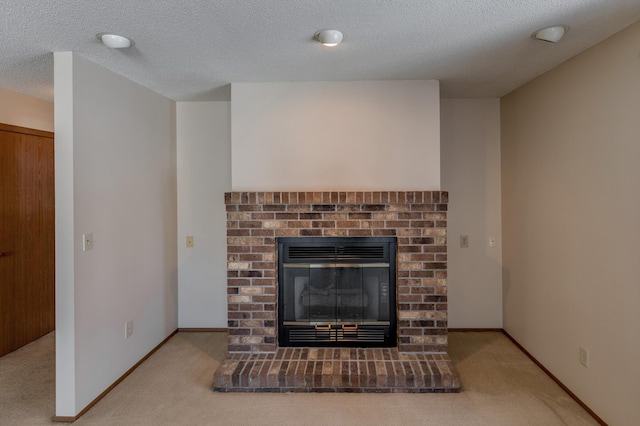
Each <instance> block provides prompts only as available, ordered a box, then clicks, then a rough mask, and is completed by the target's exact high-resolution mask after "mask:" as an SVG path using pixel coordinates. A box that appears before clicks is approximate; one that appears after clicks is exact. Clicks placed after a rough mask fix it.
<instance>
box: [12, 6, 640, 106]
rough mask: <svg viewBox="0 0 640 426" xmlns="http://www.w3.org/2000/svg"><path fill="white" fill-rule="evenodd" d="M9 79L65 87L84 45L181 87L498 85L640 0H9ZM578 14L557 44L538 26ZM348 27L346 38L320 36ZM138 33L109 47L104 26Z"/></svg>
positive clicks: (499, 88) (216, 95) (617, 24)
mask: <svg viewBox="0 0 640 426" xmlns="http://www.w3.org/2000/svg"><path fill="white" fill-rule="evenodd" d="M0 8H1V10H0V87H4V88H6V89H10V90H15V91H18V92H22V93H26V94H29V95H32V96H36V97H39V98H43V99H48V100H52V99H53V55H52V52H57V51H74V52H76V53H78V54H79V55H81V56H83V57H85V58H88V59H90V60H91V61H93V62H95V63H97V64H100V65H102V66H103V67H105V68H107V69H110V70H112V71H114V72H116V73H118V74H121V75H123V76H125V77H127V78H129V79H131V80H133V81H135V82H138V83H139V84H141V85H143V86H146V87H148V88H150V89H152V90H154V91H156V92H158V93H160V94H162V95H165V96H167V97H169V98H171V99H175V100H179V101H188V100H224V99H228V97H229V86H228V84H229V83H231V82H260V81H272V82H273V81H325V80H408V79H409V80H410V79H438V80H440V81H441V92H442V96H443V97H498V96H501V95H504V94H506V93H508V92H509V91H511V90H513V89H514V88H516V87H518V86H520V85H521V84H523V83H525V82H526V81H528V80H530V79H532V78H534V77H535V76H537V75H539V74H541V73H543V72H545V71H547V70H549V69H551V68H553V67H554V66H556V65H558V64H559V63H561V62H563V61H565V60H567V59H568V58H570V57H572V56H574V55H576V54H577V53H579V52H581V51H583V50H585V49H587V48H588V47H590V46H592V45H594V44H596V43H598V42H599V41H601V40H603V39H605V38H607V37H608V36H610V35H612V34H613V33H615V32H617V31H619V30H621V29H623V28H624V27H626V26H628V25H630V24H632V23H634V22H636V21H638V20H639V19H640V1H638V0H535V1H533V0H218V1H216V0H182V1H176V0H101V1H95V0H56V1H52V0H28V1H26V0H0ZM551 24H565V25H568V26H569V27H570V30H569V32H568V33H567V35H566V36H565V38H564V39H563V40H562V41H561V42H560V43H558V44H551V43H545V42H540V41H536V40H533V39H531V37H530V36H531V34H532V33H533V32H534V31H535V30H538V29H540V28H542V27H545V26H548V25H551ZM326 28H331V29H338V30H340V31H342V32H343V33H344V42H343V43H342V44H341V45H339V46H338V47H336V48H333V49H331V48H326V47H323V46H321V45H320V44H319V43H316V42H314V41H313V35H314V33H315V32H316V31H317V30H320V29H326ZM101 32H114V33H117V34H121V35H124V36H127V37H130V38H131V39H133V40H134V42H135V45H134V47H132V48H130V49H127V50H110V49H107V48H105V47H104V46H102V45H101V44H100V43H99V42H98V40H97V39H96V34H97V33H101Z"/></svg>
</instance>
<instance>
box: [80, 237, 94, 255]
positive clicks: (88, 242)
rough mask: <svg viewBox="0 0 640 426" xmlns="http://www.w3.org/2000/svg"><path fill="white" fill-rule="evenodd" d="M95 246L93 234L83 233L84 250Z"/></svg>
mask: <svg viewBox="0 0 640 426" xmlns="http://www.w3.org/2000/svg"><path fill="white" fill-rule="evenodd" d="M92 248H93V234H82V251H87V250H91V249H92Z"/></svg>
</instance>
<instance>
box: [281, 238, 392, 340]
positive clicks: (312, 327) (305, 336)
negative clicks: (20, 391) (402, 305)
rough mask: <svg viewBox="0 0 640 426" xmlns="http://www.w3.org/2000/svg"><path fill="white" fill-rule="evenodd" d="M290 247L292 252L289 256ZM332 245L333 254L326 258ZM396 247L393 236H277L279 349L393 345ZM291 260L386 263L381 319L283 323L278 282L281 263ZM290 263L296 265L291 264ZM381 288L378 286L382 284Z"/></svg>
mask: <svg viewBox="0 0 640 426" xmlns="http://www.w3.org/2000/svg"><path fill="white" fill-rule="evenodd" d="M290 247H294V251H295V253H296V255H295V256H294V255H292V256H290V255H289V253H290V251H289V248H290ZM329 248H333V249H334V250H335V251H334V254H333V258H329V256H330V254H328V252H329V251H330V249H329ZM396 250H397V241H396V238H395V237H281V238H278V239H277V251H278V290H277V293H278V344H279V346H280V347H296V346H297V347H299V346H308V347H396V346H397V303H396V279H397V278H396V271H397V266H396ZM291 264H312V265H319V266H325V265H323V264H326V266H329V265H328V264H332V265H333V266H334V267H346V268H352V266H351V265H359V266H353V267H354V268H358V267H366V266H365V265H371V266H372V267H375V266H378V265H385V267H388V270H389V272H388V280H389V282H388V283H385V284H387V285H388V286H387V287H386V290H382V289H381V290H380V291H386V292H385V293H384V297H386V298H388V302H387V303H386V304H387V307H388V313H387V316H388V318H386V319H385V320H383V321H380V320H378V321H367V322H361V323H359V324H351V323H340V322H339V321H309V322H308V323H305V324H303V323H298V322H296V323H295V324H293V323H291V322H287V321H283V319H284V317H285V312H284V309H285V302H284V297H285V296H284V293H285V292H284V291H282V285H283V283H282V281H283V279H284V277H285V272H284V267H285V265H288V266H289V267H291V266H292V265H291ZM294 267H295V266H294ZM381 287H383V285H382V284H381Z"/></svg>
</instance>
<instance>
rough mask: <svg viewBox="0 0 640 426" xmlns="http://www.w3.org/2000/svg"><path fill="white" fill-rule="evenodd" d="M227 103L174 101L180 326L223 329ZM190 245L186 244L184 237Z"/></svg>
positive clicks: (228, 176) (228, 155)
mask: <svg viewBox="0 0 640 426" xmlns="http://www.w3.org/2000/svg"><path fill="white" fill-rule="evenodd" d="M230 112H231V111H230V104H229V102H178V104H177V120H176V125H177V145H178V265H179V268H178V283H179V285H178V300H179V305H178V306H179V308H178V312H179V320H178V325H179V327H180V328H210V327H219V328H226V327H227V274H226V267H227V262H226V259H227V246H226V240H227V239H226V223H227V219H226V210H225V205H224V193H225V192H226V191H230V190H231V133H230V132H231V117H230ZM188 235H190V236H193V237H194V247H193V248H186V237H187V236H188Z"/></svg>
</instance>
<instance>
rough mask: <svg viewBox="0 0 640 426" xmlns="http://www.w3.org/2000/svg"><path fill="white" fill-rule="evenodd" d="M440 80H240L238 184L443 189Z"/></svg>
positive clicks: (235, 131)
mask: <svg viewBox="0 0 640 426" xmlns="http://www.w3.org/2000/svg"><path fill="white" fill-rule="evenodd" d="M439 108H440V99H439V82H438V81H433V80H431V81H359V82H311V83H234V84H232V85H231V138H232V159H231V161H232V169H231V171H232V187H233V190H234V191H245V190H251V191H260V190H264V191H273V190H282V191H285V190H291V191H296V190H308V191H312V190H324V191H326V190H332V191H336V190H342V191H345V190H439V189H440V112H439Z"/></svg>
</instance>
